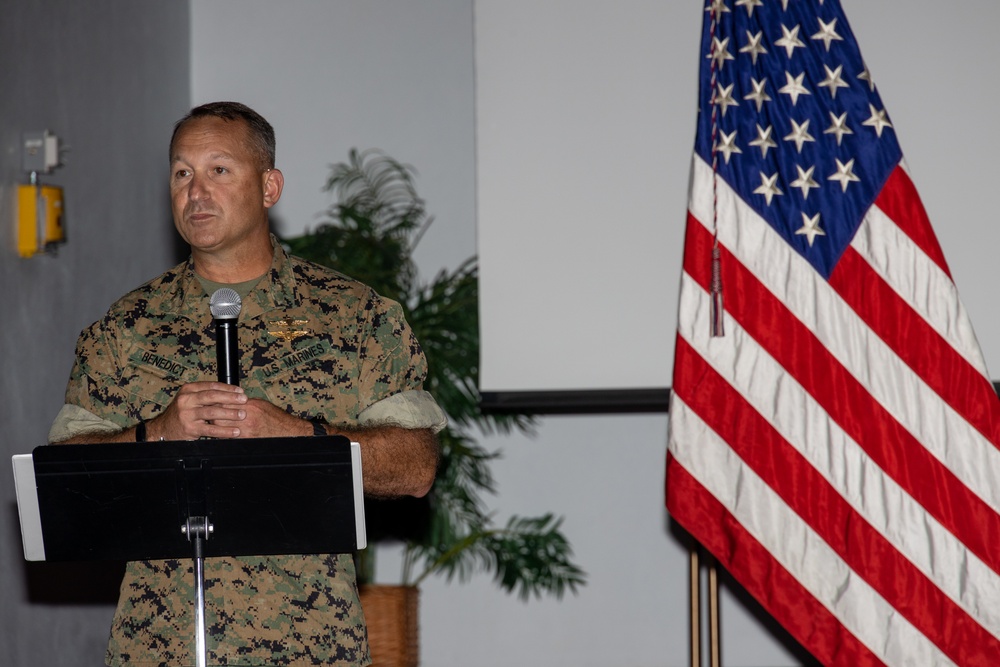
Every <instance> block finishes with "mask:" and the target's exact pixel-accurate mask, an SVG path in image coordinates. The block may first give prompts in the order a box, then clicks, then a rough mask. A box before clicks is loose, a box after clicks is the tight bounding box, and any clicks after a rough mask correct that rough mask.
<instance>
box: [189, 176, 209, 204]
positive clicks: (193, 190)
mask: <svg viewBox="0 0 1000 667" xmlns="http://www.w3.org/2000/svg"><path fill="white" fill-rule="evenodd" d="M208 197H209V189H208V183H207V182H206V180H205V177H204V176H201V175H200V174H194V175H193V176H192V177H191V182H190V183H188V198H189V199H193V200H201V199H208Z"/></svg>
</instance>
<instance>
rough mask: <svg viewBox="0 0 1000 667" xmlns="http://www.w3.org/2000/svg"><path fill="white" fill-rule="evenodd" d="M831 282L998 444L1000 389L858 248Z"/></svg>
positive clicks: (851, 251) (947, 399) (931, 384)
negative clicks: (999, 396)
mask: <svg viewBox="0 0 1000 667" xmlns="http://www.w3.org/2000/svg"><path fill="white" fill-rule="evenodd" d="M829 283H830V286H831V287H833V289H834V290H836V291H837V293H838V294H840V296H841V297H843V299H844V300H845V301H846V302H847V303H848V305H850V306H851V308H853V309H854V311H855V312H856V313H858V315H859V316H861V318H862V319H863V320H864V321H865V322H866V323H867V324H868V326H869V327H870V328H871V329H872V330H873V331H874V332H875V333H876V334H877V335H878V337H879V338H881V339H882V340H884V341H885V342H886V343H888V344H889V346H890V347H892V348H893V349H894V350H895V351H896V354H897V355H899V357H900V358H901V359H902V360H903V361H905V362H906V364H907V365H908V366H909V367H910V368H912V369H913V370H914V371H916V372H917V374H919V375H920V377H921V378H922V379H923V381H924V382H926V383H927V385H928V386H929V387H930V388H931V389H933V390H934V392H935V393H937V394H938V396H940V397H942V400H943V401H944V402H946V403H948V405H950V406H951V407H952V408H954V409H955V410H956V411H957V412H958V413H959V414H960V415H961V416H962V418H963V419H965V420H966V421H968V422H969V423H970V424H972V425H973V427H975V428H976V430H978V431H979V432H980V433H982V434H983V435H984V436H985V437H986V438H988V439H989V440H990V441H991V442H993V443H994V444H997V443H998V435H1000V434H998V432H997V428H998V424H997V423H996V422H995V421H994V419H993V416H994V412H995V410H994V409H993V408H994V407H995V406H994V403H995V402H996V401H997V395H996V391H995V390H994V389H993V385H992V383H991V382H990V381H989V380H987V379H986V378H985V377H983V375H982V373H980V372H979V370H978V369H977V368H976V367H975V366H973V365H972V364H970V363H969V362H968V361H966V359H965V358H964V357H962V355H960V354H959V353H958V352H956V351H955V349H954V348H953V347H952V346H951V345H949V344H948V342H947V341H946V340H945V339H944V338H943V337H942V336H941V335H940V334H939V333H938V332H937V331H935V330H934V329H933V328H931V326H930V325H929V324H928V323H927V321H926V320H924V318H922V317H921V316H920V315H919V314H917V313H916V312H914V310H913V309H912V308H910V307H909V305H907V303H906V302H905V301H904V300H903V299H902V298H900V296H899V294H897V293H896V291H895V290H894V289H892V287H891V286H890V285H889V284H888V283H887V282H886V281H885V280H884V279H883V278H882V277H881V276H880V275H879V274H878V273H876V272H875V271H874V270H873V269H872V268H871V266H870V265H869V264H868V263H867V262H866V261H865V260H864V258H863V257H862V256H861V255H860V254H859V253H858V252H857V251H856V250H854V249H853V248H850V247H848V248H847V250H846V251H844V254H843V255H842V256H841V258H840V261H839V262H838V264H837V266H836V267H835V268H834V270H833V273H831V274H830V280H829Z"/></svg>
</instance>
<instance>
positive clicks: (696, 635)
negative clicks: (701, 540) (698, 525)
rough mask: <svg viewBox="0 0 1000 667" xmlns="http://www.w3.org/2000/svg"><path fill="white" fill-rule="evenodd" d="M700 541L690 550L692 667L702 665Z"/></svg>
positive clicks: (693, 543) (692, 545) (692, 544)
mask: <svg viewBox="0 0 1000 667" xmlns="http://www.w3.org/2000/svg"><path fill="white" fill-rule="evenodd" d="M698 548H699V547H698V543H697V542H692V543H691V547H690V549H689V550H688V555H689V557H690V567H689V572H688V579H689V583H690V594H691V614H690V620H691V667H701V572H700V567H699V564H698Z"/></svg>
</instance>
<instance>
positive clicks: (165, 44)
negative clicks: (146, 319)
mask: <svg viewBox="0 0 1000 667" xmlns="http://www.w3.org/2000/svg"><path fill="white" fill-rule="evenodd" d="M0 6H2V7H3V19H2V20H0V64H2V66H0V90H2V91H3V94H2V95H0V211H2V212H3V215H0V313H2V316H0V318H2V319H0V368H2V372H0V429H2V430H0V433H2V435H0V453H2V454H3V456H2V457H0V459H2V460H0V463H2V462H3V461H9V460H10V456H11V455H13V454H15V453H26V452H29V451H30V450H31V449H32V448H33V447H34V446H36V445H39V444H42V443H44V442H45V437H46V434H47V432H48V426H49V423H50V422H51V421H52V418H53V417H54V416H55V414H56V412H57V411H58V410H59V407H60V406H61V405H62V394H63V390H64V388H65V385H66V378H67V376H68V374H69V370H70V366H71V364H72V359H73V347H74V342H75V340H76V336H77V334H78V333H79V331H80V329H82V328H83V327H84V326H86V325H87V324H89V323H90V322H92V321H94V320H96V319H97V318H98V317H100V316H101V315H102V314H103V312H104V311H105V310H106V309H107V306H108V305H109V304H110V303H111V301H113V300H114V299H115V298H116V297H118V296H120V295H121V294H122V293H123V292H124V291H126V289H128V288H130V287H133V286H135V285H138V284H139V283H141V282H144V281H145V280H147V279H149V278H152V277H153V276H155V275H157V274H158V273H159V272H161V271H163V270H164V269H165V268H167V267H169V266H171V265H172V264H173V263H175V261H176V260H177V259H178V256H177V252H176V250H175V248H176V243H175V238H176V234H175V233H174V232H173V231H172V230H173V227H172V225H171V223H170V215H169V207H168V202H169V200H168V198H167V188H166V185H167V169H166V166H167V159H166V156H167V146H166V142H167V139H168V137H169V132H170V130H171V127H172V124H173V122H174V121H175V120H176V119H177V118H179V117H180V116H181V115H183V113H184V112H185V111H186V110H187V109H188V108H189V100H190V93H189V88H190V86H189V81H190V74H189V72H190V67H189V35H190V32H189V6H188V3H187V2H186V0H183V1H182V0H177V1H172V2H160V1H158V0H132V1H130V2H125V1H122V0H88V2H78V1H77V0H2V1H0ZM45 129H48V130H50V131H51V132H53V133H55V134H57V135H58V136H59V137H60V138H61V139H63V141H64V142H65V144H66V145H67V147H68V148H69V152H68V153H67V155H66V160H65V163H66V164H65V166H64V167H61V168H59V169H58V170H56V171H55V172H54V173H53V174H51V175H50V176H48V177H43V182H47V183H49V184H54V185H60V186H62V187H63V188H64V195H65V204H66V214H65V218H64V222H65V228H66V234H67V237H68V239H69V242H68V243H67V244H66V245H65V246H63V247H62V248H60V250H59V252H58V255H57V256H54V257H53V256H36V257H33V258H31V259H21V258H19V257H18V256H17V248H16V243H15V237H14V232H13V229H14V225H13V223H12V213H13V210H14V200H13V196H14V186H15V185H16V184H18V183H24V182H26V178H27V176H26V174H24V173H21V171H20V169H21V163H20V143H21V132H22V131H24V130H45ZM2 465H3V466H5V467H6V468H7V469H8V470H9V463H2ZM117 574H118V573H117V571H116V570H115V568H113V567H109V566H106V565H104V566H73V567H69V566H67V567H52V566H49V565H45V566H44V567H41V568H39V567H29V566H27V565H25V563H24V560H23V558H22V554H21V541H20V537H19V535H18V523H17V516H16V508H15V500H14V489H13V484H12V483H11V476H10V473H9V472H4V473H3V474H0V601H2V604H0V664H3V665H10V666H12V667H20V666H22V665H23V666H28V665H47V666H51V667H58V666H61V665H67V666H69V665H72V666H74V667H76V666H83V665H100V664H103V655H104V645H105V643H106V640H107V632H108V626H109V622H110V619H111V613H112V611H113V600H114V599H115V597H116V595H117V582H116V581H115V577H116V576H117Z"/></svg>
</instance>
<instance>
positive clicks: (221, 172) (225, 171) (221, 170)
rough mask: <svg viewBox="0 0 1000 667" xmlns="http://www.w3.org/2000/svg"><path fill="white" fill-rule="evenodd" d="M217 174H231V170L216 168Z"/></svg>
mask: <svg viewBox="0 0 1000 667" xmlns="http://www.w3.org/2000/svg"><path fill="white" fill-rule="evenodd" d="M215 173H217V174H226V173H229V170H228V169H226V168H225V167H216V168H215Z"/></svg>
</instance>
